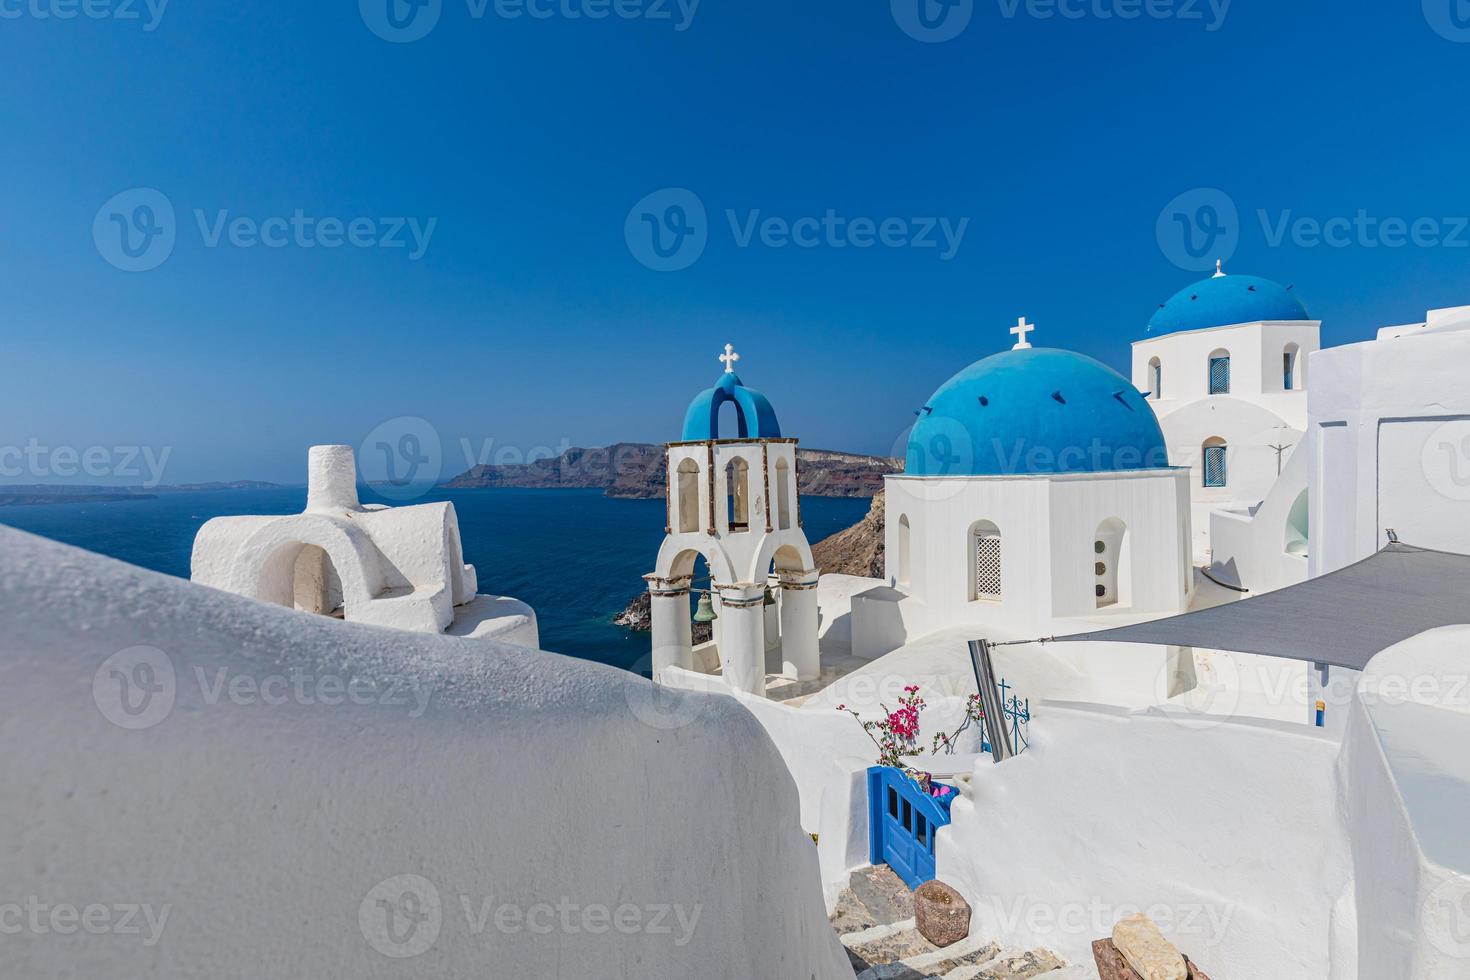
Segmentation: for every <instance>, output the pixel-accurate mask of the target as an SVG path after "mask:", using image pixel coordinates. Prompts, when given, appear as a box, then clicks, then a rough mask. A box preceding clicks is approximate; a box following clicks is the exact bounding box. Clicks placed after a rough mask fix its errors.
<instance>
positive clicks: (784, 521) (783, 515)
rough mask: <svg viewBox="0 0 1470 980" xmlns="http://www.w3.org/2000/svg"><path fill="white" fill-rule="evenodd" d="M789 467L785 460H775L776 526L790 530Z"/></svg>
mask: <svg viewBox="0 0 1470 980" xmlns="http://www.w3.org/2000/svg"><path fill="white" fill-rule="evenodd" d="M790 484H791V467H790V466H788V465H787V464H786V460H784V459H778V460H776V518H777V523H776V526H777V527H778V528H780V529H781V530H783V531H789V530H791V485H790Z"/></svg>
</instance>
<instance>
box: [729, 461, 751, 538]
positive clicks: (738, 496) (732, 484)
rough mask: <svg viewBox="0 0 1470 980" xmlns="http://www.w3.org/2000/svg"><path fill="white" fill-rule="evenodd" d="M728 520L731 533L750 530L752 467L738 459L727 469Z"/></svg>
mask: <svg viewBox="0 0 1470 980" xmlns="http://www.w3.org/2000/svg"><path fill="white" fill-rule="evenodd" d="M725 496H726V499H727V501H728V515H727V519H728V522H729V525H730V531H731V533H737V532H740V531H749V530H750V467H749V466H748V465H746V462H745V460H743V459H741V458H740V457H738V456H737V457H736V458H734V459H732V460H730V462H729V464H728V465H727V466H726V467H725Z"/></svg>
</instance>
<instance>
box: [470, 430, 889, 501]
mask: <svg viewBox="0 0 1470 980" xmlns="http://www.w3.org/2000/svg"><path fill="white" fill-rule="evenodd" d="M797 460H798V464H799V466H798V468H799V470H800V481H799V482H798V485H797V488H798V490H799V491H800V492H801V493H803V494H808V495H811V496H816V497H870V496H872V495H873V494H875V493H878V492H880V491H881V490H882V489H883V477H884V476H885V475H886V474H889V473H897V472H899V471H901V470H902V469H903V463H902V461H900V460H896V459H888V458H885V457H882V456H857V455H854V454H852V453H838V452H831V451H829V450H825V449H799V450H797ZM444 486H446V487H448V488H450V489H455V490H460V489H486V488H493V487H528V488H536V489H577V488H599V489H602V490H605V491H606V492H607V495H608V496H609V497H623V498H628V499H640V500H646V499H655V498H658V497H662V496H663V495H664V493H665V475H664V450H663V447H662V446H653V445H649V444H647V443H641V442H620V443H617V444H616V445H613V446H607V447H604V448H601V449H568V450H567V451H566V452H564V453H562V454H561V455H560V456H558V457H557V458H556V459H540V460H536V461H535V462H533V463H514V464H507V465H495V464H482V465H480V466H476V467H474V468H472V469H470V470H468V471H467V472H464V473H461V474H460V475H459V476H457V477H455V478H454V479H452V480H450V481H449V482H447V483H445V484H444Z"/></svg>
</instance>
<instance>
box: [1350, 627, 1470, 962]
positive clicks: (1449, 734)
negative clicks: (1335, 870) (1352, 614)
mask: <svg viewBox="0 0 1470 980" xmlns="http://www.w3.org/2000/svg"><path fill="white" fill-rule="evenodd" d="M1467 649H1470V626H1451V627H1446V628H1444V629H1437V630H1431V631H1429V632H1427V633H1422V634H1420V635H1419V636H1416V637H1413V638H1412V639H1409V640H1405V641H1404V642H1403V643H1400V644H1398V645H1397V646H1394V647H1390V648H1389V649H1388V650H1385V651H1384V652H1383V653H1381V654H1379V655H1378V656H1377V657H1374V658H1373V660H1372V661H1370V662H1369V664H1368V667H1367V670H1365V671H1364V672H1363V674H1362V675H1361V676H1360V677H1359V678H1358V685H1357V690H1356V693H1355V695H1354V698H1353V704H1352V706H1351V708H1350V710H1349V716H1348V722H1347V733H1346V735H1345V736H1344V739H1343V751H1342V757H1341V759H1340V760H1339V763H1338V779H1339V784H1340V787H1339V792H1340V794H1341V797H1342V805H1343V808H1344V810H1345V812H1346V818H1347V824H1348V827H1349V828H1350V830H1351V838H1352V854H1353V864H1354V867H1355V869H1356V881H1357V888H1356V897H1357V923H1358V943H1357V954H1358V966H1359V972H1358V976H1359V977H1361V978H1363V980H1368V978H1378V977H1393V978H1395V980H1438V978H1445V977H1465V976H1470V836H1467V834H1466V832H1465V821H1466V818H1467V816H1470V754H1467V748H1470V684H1467V672H1470V658H1467V657H1466V650H1467Z"/></svg>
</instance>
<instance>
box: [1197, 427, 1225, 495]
mask: <svg viewBox="0 0 1470 980" xmlns="http://www.w3.org/2000/svg"><path fill="white" fill-rule="evenodd" d="M1202 448H1203V450H1204V485H1205V486H1206V487H1225V486H1229V483H1230V481H1229V473H1228V471H1227V468H1226V463H1227V459H1226V456H1227V453H1228V447H1227V446H1226V444H1225V440H1224V439H1221V438H1220V437H1219V436H1211V437H1210V438H1208V439H1206V440H1205V442H1204V446H1203V447H1202Z"/></svg>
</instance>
